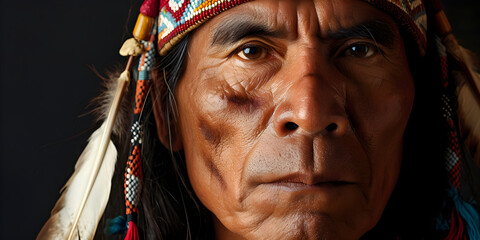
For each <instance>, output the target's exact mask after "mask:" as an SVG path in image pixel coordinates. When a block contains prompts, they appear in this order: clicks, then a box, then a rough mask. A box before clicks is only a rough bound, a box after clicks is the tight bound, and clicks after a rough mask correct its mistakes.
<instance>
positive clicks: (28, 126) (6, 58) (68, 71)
mask: <svg viewBox="0 0 480 240" xmlns="http://www.w3.org/2000/svg"><path fill="white" fill-rule="evenodd" d="M444 2H445V4H446V7H447V10H446V11H447V14H449V16H450V18H451V22H452V23H453V25H454V29H455V33H456V35H457V37H458V38H459V39H460V41H461V42H462V43H463V44H464V45H466V46H467V47H469V48H471V49H473V50H475V51H476V52H477V53H479V52H480V46H479V45H478V43H479V39H480V38H479V34H478V33H479V31H480V16H479V15H480V10H479V7H480V2H479V1H466V0H462V1H460V0H455V1H454V0H447V1H444ZM140 4H141V2H140V1H135V0H121V1H119V0H103V1H98V0H97V1H95V0H83V1H72V0H41V1H38V0H24V1H15V0H10V1H6V0H1V5H0V11H1V12H0V33H1V38H0V39H1V40H0V46H1V52H0V56H1V60H0V74H1V78H0V79H1V81H0V83H1V87H0V91H1V92H0V104H1V108H0V110H1V112H0V128H1V130H0V136H1V141H0V163H1V165H0V166H1V167H0V239H33V238H34V237H35V236H36V234H37V233H38V231H39V230H40V228H41V226H42V225H43V223H44V222H45V221H46V220H47V218H48V217H49V212H50V210H51V209H52V207H53V205H54V204H55V201H56V199H57V198H58V196H59V195H58V191H59V190H60V188H61V187H62V186H63V185H64V184H65V182H66V181H67V180H68V178H69V176H70V175H71V174H72V172H73V167H74V164H75V162H76V159H77V158H78V156H79V155H80V153H81V151H82V150H83V148H84V146H85V144H86V140H87V138H88V136H89V135H90V134H91V132H92V131H93V127H94V124H93V118H92V117H91V116H90V115H85V113H87V112H88V111H90V110H91V109H92V108H91V107H88V105H89V102H90V99H92V98H94V97H95V96H96V95H97V94H98V93H99V90H100V82H101V81H100V79H99V78H98V77H97V76H96V75H95V74H94V72H93V71H92V70H91V67H95V68H96V69H97V70H98V71H99V72H100V74H102V75H105V73H106V70H108V69H112V68H113V67H114V66H115V65H117V64H119V65H122V64H123V63H124V61H125V59H123V58H121V57H120V56H118V54H117V52H118V49H119V48H120V46H121V44H122V43H123V41H124V40H125V39H126V38H128V37H130V31H131V30H132V29H133V24H134V22H135V19H136V16H137V13H138V6H139V5H140ZM131 6H135V7H134V8H133V9H132V10H131V12H132V16H133V17H131V19H129V20H128V17H129V11H130V7H131Z"/></svg>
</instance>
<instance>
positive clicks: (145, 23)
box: [133, 13, 155, 40]
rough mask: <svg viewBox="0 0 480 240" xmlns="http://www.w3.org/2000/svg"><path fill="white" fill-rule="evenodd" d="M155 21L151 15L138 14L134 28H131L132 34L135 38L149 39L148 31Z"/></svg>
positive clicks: (149, 31)
mask: <svg viewBox="0 0 480 240" xmlns="http://www.w3.org/2000/svg"><path fill="white" fill-rule="evenodd" d="M154 23H155V19H154V18H152V17H148V16H145V15H143V14H141V13H140V14H139V15H138V18H137V23H136V24H135V28H134V29H133V36H134V37H135V39H137V40H149V39H150V33H151V31H152V28H153V24H154Z"/></svg>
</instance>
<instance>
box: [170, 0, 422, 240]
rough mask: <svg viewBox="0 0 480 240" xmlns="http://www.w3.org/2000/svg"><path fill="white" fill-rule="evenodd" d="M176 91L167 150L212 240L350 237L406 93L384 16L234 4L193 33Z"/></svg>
mask: <svg viewBox="0 0 480 240" xmlns="http://www.w3.org/2000/svg"><path fill="white" fill-rule="evenodd" d="M232 30H234V31H232ZM175 94H176V99H177V104H178V116H179V127H178V128H179V132H180V134H179V135H178V142H180V143H179V145H181V146H179V148H182V147H183V150H184V153H185V158H186V165H187V171H188V177H189V179H190V182H191V185H192V187H193V189H194V191H195V193H196V195H197V196H198V198H199V199H200V201H201V202H202V204H204V205H205V207H206V208H208V209H209V210H210V211H211V212H212V214H213V219H214V225H215V232H216V235H217V238H219V239H236V238H239V239H241V238H249V239H265V238H267V239H279V238H281V239H300V238H301V239H304V238H305V239H358V238H360V237H361V236H362V235H363V234H364V233H365V232H367V231H368V230H369V229H371V228H372V227H373V226H375V224H376V223H377V221H378V219H379V218H380V216H381V215H382V212H383V209H384V207H385V205H386V203H387V201H388V199H389V197H390V194H391V193H392V191H393V189H394V187H395V184H396V182H397V179H398V175H399V170H400V165H401V159H402V149H403V146H402V143H403V134H404V131H405V127H406V124H407V121H408V119H409V116H410V112H411V109H412V104H413V98H414V85H413V80H412V76H411V74H410V70H409V67H408V62H407V58H406V54H405V49H404V46H403V40H402V38H401V36H400V33H399V30H398V28H397V26H396V24H395V22H394V21H393V20H392V19H391V18H390V17H389V16H388V15H386V14H384V13H383V12H381V11H379V10H377V9H376V8H374V7H372V6H370V5H369V4H366V3H363V2H361V1H354V0H340V1H337V0H336V1H333V0H332V1H254V2H249V3H246V4H242V5H240V6H238V7H235V8H233V9H231V10H229V11H227V12H225V13H223V14H220V15H218V16H216V17H214V18H213V19H211V20H209V21H208V22H206V23H205V24H204V25H202V26H201V27H200V28H199V29H197V30H196V31H195V32H194V34H193V35H192V37H191V42H190V46H189V58H188V60H187V67H186V70H185V73H184V74H183V77H182V79H181V80H180V82H179V83H178V86H177V89H176V93H175ZM180 136H181V137H180Z"/></svg>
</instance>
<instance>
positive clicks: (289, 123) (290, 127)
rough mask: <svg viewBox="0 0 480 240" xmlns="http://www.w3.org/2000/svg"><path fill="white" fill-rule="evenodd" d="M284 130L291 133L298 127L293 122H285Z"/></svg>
mask: <svg viewBox="0 0 480 240" xmlns="http://www.w3.org/2000/svg"><path fill="white" fill-rule="evenodd" d="M285 128H286V129H287V130H290V131H293V130H296V129H297V128H298V125H297V124H296V123H294V122H287V123H286V124H285Z"/></svg>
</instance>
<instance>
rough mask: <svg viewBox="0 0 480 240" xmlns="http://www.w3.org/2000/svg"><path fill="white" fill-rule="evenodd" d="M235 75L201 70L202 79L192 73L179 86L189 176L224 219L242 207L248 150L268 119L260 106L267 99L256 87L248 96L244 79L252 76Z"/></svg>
mask: <svg viewBox="0 0 480 240" xmlns="http://www.w3.org/2000/svg"><path fill="white" fill-rule="evenodd" d="M218 72H220V73H221V74H218ZM236 73H237V74H236V75H233V74H231V72H230V71H228V72H227V71H223V72H222V71H218V69H215V68H210V69H202V74H201V75H200V76H201V77H200V78H188V77H189V75H188V74H187V75H186V76H185V78H184V79H183V81H182V82H180V83H179V85H178V86H177V104H178V109H179V116H180V118H179V119H180V129H181V132H182V137H183V146H184V153H185V158H186V159H185V161H186V166H187V171H188V177H189V180H190V182H191V185H192V187H193V189H194V191H195V193H196V195H197V196H198V198H199V199H200V201H201V202H202V203H203V204H204V205H205V207H207V208H208V209H209V210H210V211H212V212H213V213H214V214H215V215H217V216H221V217H222V218H226V217H229V216H231V215H232V214H234V213H235V212H238V211H241V206H240V202H239V201H238V198H239V197H238V196H239V194H240V192H241V183H240V182H241V176H242V173H243V171H244V165H245V159H247V157H246V154H247V152H248V151H249V149H251V147H252V146H251V145H252V142H254V139H255V138H256V136H258V133H259V132H261V129H262V128H263V127H262V126H265V125H266V120H265V119H268V116H267V115H268V114H264V113H265V111H263V110H261V108H264V107H265V105H268V104H265V102H266V101H267V100H266V99H267V98H265V97H264V96H263V95H262V94H255V93H252V92H251V91H248V92H249V94H248V95H246V94H245V92H247V91H246V90H245V88H246V87H244V85H243V84H242V83H246V84H248V83H250V82H251V81H250V80H251V79H247V78H242V77H241V76H242V75H241V74H238V71H237V72H236ZM190 79H195V80H190ZM247 80H248V81H247Z"/></svg>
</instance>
